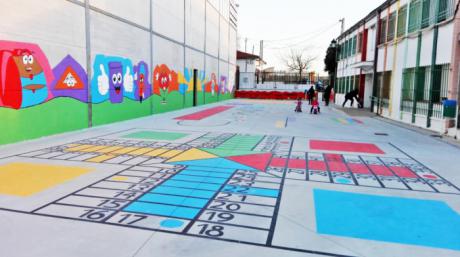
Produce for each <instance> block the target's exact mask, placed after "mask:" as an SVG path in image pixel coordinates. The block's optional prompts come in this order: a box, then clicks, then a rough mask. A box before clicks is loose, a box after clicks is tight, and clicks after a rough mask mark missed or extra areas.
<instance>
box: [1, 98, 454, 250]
mask: <svg viewBox="0 0 460 257" xmlns="http://www.w3.org/2000/svg"><path fill="white" fill-rule="evenodd" d="M293 107H294V105H293V103H291V102H270V101H265V102H262V101H249V100H231V101H227V102H224V103H221V104H215V105H214V106H212V105H211V106H204V107H200V108H199V110H197V109H187V110H182V111H179V112H172V113H168V114H161V115H158V116H154V117H149V118H143V119H140V120H135V121H131V122H127V123H123V124H120V125H119V124H117V125H110V126H107V127H103V128H99V129H97V128H96V129H92V130H89V131H85V132H76V133H72V134H70V135H67V136H57V137H53V138H52V139H43V140H37V141H36V142H34V143H32V142H31V143H23V144H21V145H12V146H10V147H4V148H3V149H1V150H0V154H1V155H0V157H2V158H1V159H0V208H1V211H0V216H1V219H2V222H1V224H0V229H1V231H3V232H2V233H1V235H0V238H1V239H2V242H3V243H2V245H3V246H2V247H1V248H0V253H1V254H0V255H1V256H217V255H222V256H263V255H267V256H350V257H351V256H353V257H354V256H356V257H357V256H372V257H374V256H382V257H383V256H391V257H395V256H401V257H403V256H427V257H428V256H460V233H459V231H460V215H459V213H460V202H459V197H460V188H459V187H458V186H459V185H460V183H459V182H460V177H459V175H458V170H456V168H455V167H452V166H451V165H449V164H448V161H446V163H439V161H438V160H439V158H441V159H443V158H445V159H446V160H449V159H451V158H453V156H457V157H458V156H459V155H458V154H459V153H460V150H459V149H458V148H454V147H452V146H449V145H447V144H445V143H441V142H438V141H435V140H434V139H431V138H425V137H424V136H422V135H418V134H417V133H415V132H411V131H407V130H404V129H400V128H398V129H396V128H392V127H391V125H389V124H385V123H383V122H381V121H377V120H375V119H372V118H363V119H352V118H350V117H347V116H345V115H344V114H342V113H340V112H338V111H336V110H334V109H333V108H329V109H328V108H324V111H323V113H322V114H321V115H320V116H315V115H309V114H305V113H301V114H294V113H293V109H292V108H293ZM281 121H283V122H284V123H283V122H281ZM345 121H350V122H345ZM351 121H354V122H351ZM281 123H283V124H281ZM323 127H329V128H330V129H329V130H328V131H333V132H336V133H339V132H341V133H344V134H343V136H340V135H339V136H337V135H330V134H325V132H324V131H323V130H322V129H321V128H323ZM374 131H379V132H382V131H383V132H384V131H392V135H390V136H389V137H387V138H385V137H384V138H382V137H377V136H375V135H374V134H373V132H374ZM371 132H372V133H371ZM414 140H417V141H418V142H420V145H423V146H424V147H422V149H416V148H413V145H410V144H409V143H408V142H414ZM428 146H430V147H432V149H444V148H446V149H449V150H450V154H446V156H444V157H438V156H429V155H428V154H427V153H429V152H431V151H432V150H430V149H428V148H427V147H428ZM419 157H420V158H419ZM433 164H434V165H433Z"/></svg>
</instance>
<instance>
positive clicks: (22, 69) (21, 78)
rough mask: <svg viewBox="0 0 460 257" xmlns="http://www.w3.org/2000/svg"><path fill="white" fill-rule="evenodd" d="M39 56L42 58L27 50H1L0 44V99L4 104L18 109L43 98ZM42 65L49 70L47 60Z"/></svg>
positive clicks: (44, 90) (45, 92) (45, 91)
mask: <svg viewBox="0 0 460 257" xmlns="http://www.w3.org/2000/svg"><path fill="white" fill-rule="evenodd" d="M4 42H5V41H4ZM40 57H42V53H41V52H40ZM40 59H41V61H43V58H38V57H37V56H36V55H35V53H34V52H33V51H32V50H29V49H12V50H4V49H2V47H0V99H1V101H0V102H1V103H2V105H3V106H6V107H11V108H14V109H20V108H25V107H29V106H33V105H37V104H40V103H43V102H44V101H46V99H47V98H48V88H47V77H46V75H45V71H44V67H43V66H42V63H41V61H40ZM45 68H46V69H47V70H46V71H47V72H50V68H49V64H48V63H47V62H46V63H45Z"/></svg>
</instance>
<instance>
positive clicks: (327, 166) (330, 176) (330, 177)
mask: <svg viewBox="0 0 460 257" xmlns="http://www.w3.org/2000/svg"><path fill="white" fill-rule="evenodd" d="M325 155H326V154H325V153H322V154H321V156H323V160H324V164H326V169H327V171H326V174H327V175H328V176H329V181H330V182H331V184H336V183H335V182H334V178H333V177H332V173H331V169H330V168H329V162H328V160H327V159H326V156H325Z"/></svg>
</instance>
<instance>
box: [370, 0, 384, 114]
mask: <svg viewBox="0 0 460 257" xmlns="http://www.w3.org/2000/svg"><path fill="white" fill-rule="evenodd" d="M380 14H381V11H380V9H379V10H377V26H376V31H375V35H376V36H375V46H374V68H373V70H372V96H373V97H372V101H371V112H374V106H375V98H374V97H375V96H377V95H376V93H377V83H378V77H377V63H378V59H379V47H378V46H379V40H380V30H381V27H382V23H381V20H380ZM379 108H380V104H379V101H378V102H377V114H378V109H379Z"/></svg>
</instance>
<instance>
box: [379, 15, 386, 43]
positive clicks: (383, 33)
mask: <svg viewBox="0 0 460 257" xmlns="http://www.w3.org/2000/svg"><path fill="white" fill-rule="evenodd" d="M386 38H387V19H386V18H383V19H382V20H380V39H379V43H380V44H384V43H385V42H386V41H385V40H386Z"/></svg>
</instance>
